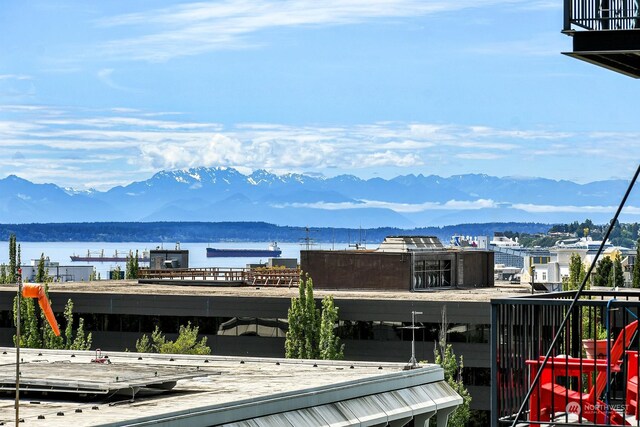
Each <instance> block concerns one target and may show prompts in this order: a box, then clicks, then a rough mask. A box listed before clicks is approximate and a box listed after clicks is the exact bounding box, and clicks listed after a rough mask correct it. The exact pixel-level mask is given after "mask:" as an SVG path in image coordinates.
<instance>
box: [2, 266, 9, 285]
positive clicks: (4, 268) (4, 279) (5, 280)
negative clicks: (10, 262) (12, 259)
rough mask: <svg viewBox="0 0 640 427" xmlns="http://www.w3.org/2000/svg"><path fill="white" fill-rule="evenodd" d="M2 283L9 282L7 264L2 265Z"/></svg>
mask: <svg viewBox="0 0 640 427" xmlns="http://www.w3.org/2000/svg"><path fill="white" fill-rule="evenodd" d="M0 283H8V282H7V266H6V265H5V264H1V265H0Z"/></svg>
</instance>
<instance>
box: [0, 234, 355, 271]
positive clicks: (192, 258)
mask: <svg viewBox="0 0 640 427" xmlns="http://www.w3.org/2000/svg"><path fill="white" fill-rule="evenodd" d="M18 243H19V244H20V250H21V259H22V264H23V265H29V264H31V262H32V261H31V260H38V259H40V255H41V254H44V255H45V256H47V257H49V259H50V260H51V261H52V262H58V263H60V265H61V266H69V265H93V266H94V267H95V268H96V272H98V273H100V276H101V277H102V278H105V277H108V272H109V271H110V270H113V269H114V268H115V267H116V266H117V265H120V268H121V269H122V270H123V271H124V268H125V264H126V263H125V262H95V261H91V262H72V261H71V258H70V257H71V255H74V254H75V255H86V253H87V251H91V252H92V255H95V254H96V253H97V252H99V251H102V250H104V255H105V256H111V255H113V254H114V253H115V252H116V251H118V254H128V253H129V251H133V253H135V251H136V249H137V250H138V251H139V252H140V253H142V251H144V250H151V249H155V248H156V247H161V248H164V249H174V248H175V243H149V242H146V243H141V242H18ZM269 243H271V242H237V243H236V242H218V243H189V242H184V243H183V242H181V243H180V249H186V250H188V251H189V267H233V268H239V267H245V266H246V265H247V264H255V263H259V262H266V261H267V258H259V257H258V258H244V257H241V258H207V251H206V248H207V247H208V246H210V247H214V248H251V249H267V247H268V246H269ZM278 246H279V247H280V249H281V250H282V255H280V257H281V258H296V259H297V260H298V262H300V249H306V245H301V244H299V243H278ZM347 247H348V244H347V243H333V244H332V243H324V244H314V245H313V246H311V248H312V249H323V250H331V249H335V250H341V249H345V248H347ZM2 263H4V264H8V263H9V243H8V242H1V243H0V264H2ZM141 266H147V264H141Z"/></svg>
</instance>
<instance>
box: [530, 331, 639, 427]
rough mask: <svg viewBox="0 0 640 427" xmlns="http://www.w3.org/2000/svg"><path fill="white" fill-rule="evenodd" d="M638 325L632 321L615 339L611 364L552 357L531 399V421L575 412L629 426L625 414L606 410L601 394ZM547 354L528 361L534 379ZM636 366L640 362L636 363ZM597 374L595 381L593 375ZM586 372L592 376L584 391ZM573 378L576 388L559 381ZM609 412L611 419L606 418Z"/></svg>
mask: <svg viewBox="0 0 640 427" xmlns="http://www.w3.org/2000/svg"><path fill="white" fill-rule="evenodd" d="M637 328H638V321H637V320H635V321H633V322H631V323H629V324H628V325H627V326H626V327H625V328H624V329H623V330H622V331H620V333H619V335H618V338H617V339H616V340H615V342H614V343H613V345H612V346H611V350H610V359H609V360H611V363H608V361H607V359H587V358H580V357H550V358H549V360H548V361H547V364H546V365H545V367H544V370H543V371H542V374H541V375H540V380H539V383H538V384H537V385H536V386H535V387H534V389H533V391H532V393H531V399H530V401H529V408H530V412H529V420H530V421H550V420H551V417H552V416H553V415H554V414H555V413H567V412H575V413H576V414H578V415H579V416H581V417H582V418H584V419H587V420H589V421H591V422H593V423H596V424H607V423H608V424H609V425H629V424H628V423H627V422H626V421H625V419H624V418H623V416H622V415H621V414H620V413H618V412H616V411H613V410H609V411H607V407H606V404H605V403H604V402H602V401H601V400H600V395H601V394H602V392H603V391H604V389H605V388H606V385H607V382H609V381H610V378H609V376H608V375H607V369H608V370H609V372H619V371H620V365H621V364H622V356H623V352H624V350H625V349H626V348H627V347H628V346H629V343H630V342H631V339H632V337H633V334H634V333H635V331H636V329H637ZM543 360H544V357H540V358H539V359H538V360H527V361H526V363H527V365H529V366H530V367H531V377H530V378H531V380H532V381H533V379H534V378H535V376H536V374H537V372H538V370H539V369H540V366H541V365H542V361H543ZM636 366H637V365H636ZM593 373H595V383H594V384H591V381H590V380H591V378H592V377H593ZM583 375H586V377H587V378H588V379H589V384H588V385H587V387H588V389H589V391H588V392H586V393H583V392H581V391H580V390H582V378H583ZM571 378H576V380H574V381H575V382H576V383H577V387H575V390H574V389H569V388H567V387H565V386H564V385H561V384H560V383H559V382H558V379H562V381H561V382H564V383H565V384H569V383H570V382H571ZM607 412H608V419H607Z"/></svg>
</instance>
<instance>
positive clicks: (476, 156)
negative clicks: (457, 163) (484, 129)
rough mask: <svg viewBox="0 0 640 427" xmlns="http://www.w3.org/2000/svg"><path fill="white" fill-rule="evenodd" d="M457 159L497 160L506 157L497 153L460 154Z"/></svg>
mask: <svg viewBox="0 0 640 427" xmlns="http://www.w3.org/2000/svg"><path fill="white" fill-rule="evenodd" d="M455 157H457V158H458V159H466V160H497V159H500V158H503V157H504V156H503V155H500V154H496V153H459V154H456V155H455Z"/></svg>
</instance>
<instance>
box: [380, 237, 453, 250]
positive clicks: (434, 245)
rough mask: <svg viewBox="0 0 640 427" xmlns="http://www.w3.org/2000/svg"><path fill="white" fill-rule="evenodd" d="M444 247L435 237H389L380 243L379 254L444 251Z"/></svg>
mask: <svg viewBox="0 0 640 427" xmlns="http://www.w3.org/2000/svg"><path fill="white" fill-rule="evenodd" d="M443 249H444V246H442V243H441V242H440V240H438V238H437V237H434V236H388V237H385V239H384V241H383V242H382V243H380V247H379V248H378V251H379V252H410V251H425V250H443Z"/></svg>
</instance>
